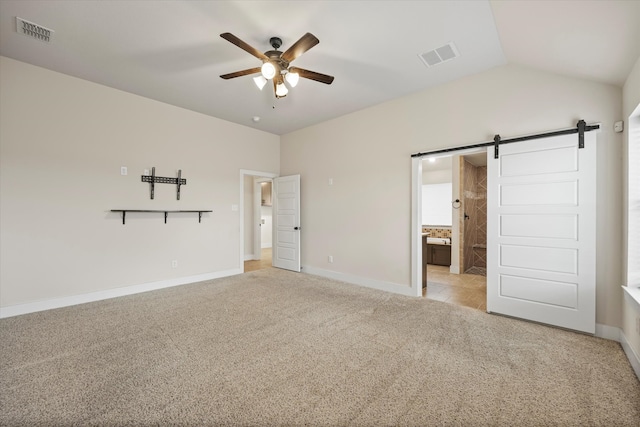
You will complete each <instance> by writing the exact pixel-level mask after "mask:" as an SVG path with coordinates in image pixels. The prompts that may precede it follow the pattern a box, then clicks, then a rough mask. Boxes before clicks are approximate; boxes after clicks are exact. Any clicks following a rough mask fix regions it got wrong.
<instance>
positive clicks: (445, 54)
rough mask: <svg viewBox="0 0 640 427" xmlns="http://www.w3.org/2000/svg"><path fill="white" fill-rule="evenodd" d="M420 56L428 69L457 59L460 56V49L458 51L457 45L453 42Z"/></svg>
mask: <svg viewBox="0 0 640 427" xmlns="http://www.w3.org/2000/svg"><path fill="white" fill-rule="evenodd" d="M418 56H419V57H420V59H422V62H424V64H425V65H426V66H427V67H433V66H434V65H438V64H441V63H443V62H447V61H450V60H452V59H453V58H457V57H458V56H460V54H459V53H458V49H456V45H455V44H453V42H451V43H448V44H445V45H444V46H441V47H439V48H437V49H433V50H430V51H429V52H425V53H423V54H420V55H418Z"/></svg>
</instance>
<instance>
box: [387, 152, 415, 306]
mask: <svg viewBox="0 0 640 427" xmlns="http://www.w3.org/2000/svg"><path fill="white" fill-rule="evenodd" d="M411 176H412V180H411V183H412V185H411V187H412V188H411V288H410V289H411V293H410V295H411V296H422V158H421V157H412V158H411ZM391 292H393V291H391Z"/></svg>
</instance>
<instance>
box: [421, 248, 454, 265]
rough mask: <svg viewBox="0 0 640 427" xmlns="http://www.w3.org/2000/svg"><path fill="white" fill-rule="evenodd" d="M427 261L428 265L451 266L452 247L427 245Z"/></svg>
mask: <svg viewBox="0 0 640 427" xmlns="http://www.w3.org/2000/svg"><path fill="white" fill-rule="evenodd" d="M426 261H427V264H433V265H446V266H447V267H448V266H450V265H451V246H449V245H429V244H427V250H426Z"/></svg>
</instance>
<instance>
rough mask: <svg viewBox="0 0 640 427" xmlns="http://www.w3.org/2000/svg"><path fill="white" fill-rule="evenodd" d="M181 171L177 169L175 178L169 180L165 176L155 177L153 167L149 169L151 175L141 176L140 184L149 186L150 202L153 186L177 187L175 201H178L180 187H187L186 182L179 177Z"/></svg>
mask: <svg viewBox="0 0 640 427" xmlns="http://www.w3.org/2000/svg"><path fill="white" fill-rule="evenodd" d="M181 175H182V169H178V177H177V178H169V177H165V176H156V168H155V166H154V167H152V168H151V175H142V182H148V183H150V184H151V200H153V196H154V191H155V184H174V185H177V187H178V188H177V200H180V186H181V185H187V180H186V179H185V178H182V177H181Z"/></svg>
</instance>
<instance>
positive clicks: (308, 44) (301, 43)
mask: <svg viewBox="0 0 640 427" xmlns="http://www.w3.org/2000/svg"><path fill="white" fill-rule="evenodd" d="M318 43H320V40H318V39H317V38H316V36H314V35H313V34H311V33H307V34H305V35H304V36H302V37H300V40H298V41H297V42H295V43H294V44H293V45H292V46H291V47H290V48H289V49H287V50H286V51H285V52H284V53H283V54H282V56H281V58H282V59H283V60H285V61H286V62H291V61H293V60H294V59H296V58H297V57H298V56H300V55H302V54H303V53H305V52H306V51H308V50H309V49H311V48H312V47H314V46H315V45H317V44H318Z"/></svg>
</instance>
